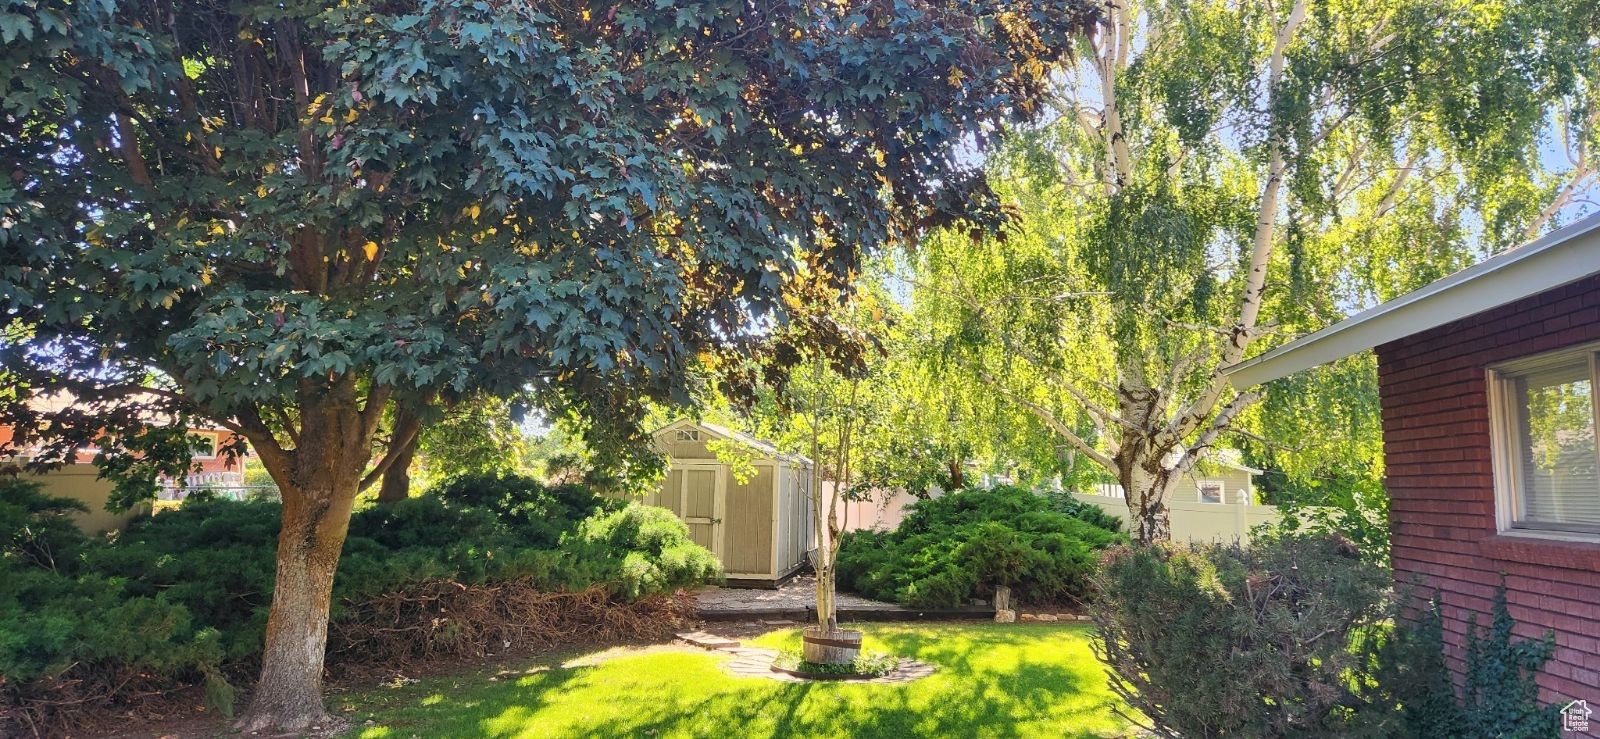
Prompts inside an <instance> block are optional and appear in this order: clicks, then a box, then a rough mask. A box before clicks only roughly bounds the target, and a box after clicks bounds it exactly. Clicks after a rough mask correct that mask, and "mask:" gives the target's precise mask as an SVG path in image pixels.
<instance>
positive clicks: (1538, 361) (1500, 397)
mask: <svg viewBox="0 0 1600 739" xmlns="http://www.w3.org/2000/svg"><path fill="white" fill-rule="evenodd" d="M1579 357H1584V358H1586V359H1587V360H1588V362H1589V413H1590V414H1591V416H1593V418H1594V424H1595V430H1596V432H1597V434H1600V342H1595V343H1589V344H1579V345H1576V346H1570V347H1566V348H1564V349H1557V350H1555V351H1551V352H1545V353H1542V354H1535V355H1533V356H1529V357H1520V358H1518V359H1513V360H1510V361H1506V362H1500V363H1497V364H1494V365H1491V366H1490V367H1489V368H1488V378H1487V379H1488V382H1487V389H1488V401H1489V456H1490V459H1491V460H1492V462H1493V467H1494V517H1495V529H1496V530H1497V531H1498V532H1499V533H1502V534H1518V535H1524V536H1537V537H1545V538H1557V539H1577V540H1583V541H1600V527H1587V526H1582V525H1577V524H1573V525H1560V524H1548V523H1546V524H1539V523H1534V524H1529V523H1527V522H1524V521H1522V520H1521V519H1522V516H1523V509H1524V499H1523V495H1522V480H1523V477H1524V476H1523V474H1522V447H1521V443H1520V440H1519V439H1518V432H1517V418H1518V416H1520V415H1521V409H1520V408H1517V407H1515V402H1516V401H1515V398H1516V396H1515V394H1514V393H1512V392H1511V383H1513V382H1515V380H1516V376H1517V375H1520V374H1524V373H1527V372H1531V371H1535V370H1538V369H1540V368H1543V367H1550V366H1555V365H1560V364H1566V363H1568V362H1571V361H1572V360H1573V359H1576V358H1579ZM1597 441H1600V440H1597ZM1595 446H1596V457H1597V458H1596V464H1597V465H1600V443H1597V444H1596V445H1595Z"/></svg>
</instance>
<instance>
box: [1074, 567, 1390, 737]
mask: <svg viewBox="0 0 1600 739" xmlns="http://www.w3.org/2000/svg"><path fill="white" fill-rule="evenodd" d="M1389 578H1390V576H1389V573H1388V572H1387V571H1386V570H1384V569H1383V568H1380V567H1377V566H1375V565H1372V564H1370V563H1366V562H1362V561H1361V560H1359V559H1358V558H1356V557H1355V556H1354V554H1353V553H1352V552H1350V551H1348V549H1347V548H1345V547H1343V546H1342V545H1341V544H1339V543H1338V542H1335V541H1334V540H1331V539H1326V538H1318V537H1299V538H1293V537H1288V538H1283V539H1278V540H1275V541H1272V542H1269V543H1263V544H1260V545H1258V546H1254V547H1251V548H1249V549H1245V548H1241V547H1238V546H1229V545H1220V544H1195V545H1164V546H1156V547H1135V548H1122V549H1117V550H1114V551H1113V552H1112V554H1111V555H1109V556H1108V557H1107V558H1106V560H1105V562H1104V565H1103V568H1102V571H1101V573H1100V576H1099V578H1098V579H1097V586H1096V593H1095V598H1094V599H1093V601H1092V602H1091V613H1092V614H1093V616H1094V619H1095V623H1096V624H1097V625H1098V627H1099V639H1098V641H1097V643H1096V648H1097V650H1098V653H1099V656H1100V657H1101V659H1102V660H1104V661H1105V663H1106V665H1107V667H1108V669H1109V670H1110V671H1111V673H1112V675H1113V680H1112V686H1111V687H1112V690H1113V691H1114V692H1116V693H1117V694H1118V695H1120V696H1122V697H1123V698H1124V699H1125V700H1127V701H1128V704H1129V705H1130V706H1132V707H1133V708H1135V709H1137V710H1138V711H1139V712H1140V713H1142V714H1144V716H1145V717H1146V718H1147V719H1148V720H1149V722H1150V726H1151V728H1153V729H1155V730H1156V731H1158V732H1159V733H1161V734H1162V735H1164V736H1225V735H1226V736H1232V735H1238V736H1314V735H1334V736H1349V735H1384V733H1383V732H1384V731H1386V730H1388V731H1392V727H1393V726H1394V725H1395V723H1396V719H1395V716H1394V712H1393V710H1392V708H1391V707H1390V706H1389V705H1388V704H1384V703H1382V702H1381V701H1378V702H1374V698H1375V697H1376V693H1375V691H1374V688H1373V686H1374V684H1375V673H1376V672H1377V671H1378V662H1377V660H1376V654H1377V651H1378V650H1379V648H1380V646H1381V645H1382V643H1383V642H1382V635H1383V626H1384V624H1385V623H1386V620H1387V619H1388V617H1389V615H1390V613H1391V611H1390V608H1389V604H1390V600H1389V584H1390V579H1389ZM1370 706H1376V710H1361V709H1364V708H1367V707H1370ZM1386 727H1387V728H1386Z"/></svg>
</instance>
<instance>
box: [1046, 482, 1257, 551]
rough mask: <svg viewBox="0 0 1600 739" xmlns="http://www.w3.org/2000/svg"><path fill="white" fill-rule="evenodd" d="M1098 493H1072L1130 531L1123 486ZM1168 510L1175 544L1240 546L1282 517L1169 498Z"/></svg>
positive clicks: (1252, 509)
mask: <svg viewBox="0 0 1600 739" xmlns="http://www.w3.org/2000/svg"><path fill="white" fill-rule="evenodd" d="M1108 488H1109V490H1108ZM1095 492H1096V493H1102V494H1097V495H1088V494H1084V493H1073V494H1072V497H1074V498H1077V499H1078V500H1080V501H1083V502H1085V503H1092V504H1094V505H1097V506H1099V507H1100V509H1101V510H1104V511H1105V512H1106V513H1110V514H1112V515H1114V516H1116V517H1118V518H1120V519H1122V521H1123V524H1124V526H1123V530H1127V526H1126V524H1127V521H1128V501H1127V500H1126V499H1125V498H1124V497H1123V492H1122V488H1121V486H1118V485H1100V486H1098V487H1097V489H1095ZM1104 493H1109V494H1104ZM1167 509H1168V510H1169V511H1170V515H1171V521H1172V538H1173V540H1175V541H1222V542H1231V541H1234V540H1236V539H1237V540H1238V541H1239V542H1240V543H1243V544H1248V543H1250V529H1252V528H1255V527H1256V526H1259V525H1261V524H1264V523H1277V521H1278V519H1279V518H1281V517H1282V516H1281V514H1279V512H1278V508H1277V506H1270V505H1249V504H1248V503H1241V502H1239V501H1238V500H1235V501H1234V502H1231V503H1197V502H1194V501H1188V500H1171V499H1170V498H1169V499H1168V500H1167Z"/></svg>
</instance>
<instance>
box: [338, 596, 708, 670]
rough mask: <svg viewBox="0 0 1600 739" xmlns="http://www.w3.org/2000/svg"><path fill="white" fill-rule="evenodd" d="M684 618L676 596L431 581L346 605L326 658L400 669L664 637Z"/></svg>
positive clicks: (682, 602) (683, 602)
mask: <svg viewBox="0 0 1600 739" xmlns="http://www.w3.org/2000/svg"><path fill="white" fill-rule="evenodd" d="M690 612H691V606H690V604H689V603H688V602H687V599H686V598H683V597H679V596H675V595H657V596H652V597H649V598H645V599H643V600H640V601H638V602H635V603H619V602H616V601H614V600H612V599H611V597H610V595H609V594H608V592H607V590H606V588H604V587H602V586H598V585H597V586H594V587H591V588H589V589H587V590H582V591H578V592H575V593H551V592H546V591H541V590H539V589H538V588H537V587H536V586H535V585H534V584H533V582H532V581H530V580H527V579H519V580H510V581H507V582H497V583H488V584H483V585H463V584H461V583H457V582H451V581H434V582H427V583H422V584H419V585H417V586H415V587H411V588H407V589H405V590H402V591H399V592H395V593H390V594H387V595H382V596H379V597H376V598H371V599H368V600H366V601H364V602H362V603H359V604H354V605H351V606H348V607H347V608H346V609H345V611H344V612H343V613H342V614H341V615H340V617H339V619H338V620H336V621H334V622H333V623H332V624H330V625H329V631H328V658H329V661H330V662H337V663H358V664H359V665H360V666H361V667H380V666H381V667H400V666H404V665H408V664H413V663H416V662H419V661H421V662H426V661H431V660H437V659H460V658H468V657H485V656H489V655H494V654H505V653H507V652H516V651H523V650H527V649H532V648H538V647H544V646H549V645H552V644H557V643H561V644H592V643H597V642H611V641H622V640H627V639H639V638H646V637H665V636H667V635H669V634H671V633H672V632H673V631H675V630H677V629H678V627H679V626H681V625H682V624H683V623H685V622H686V621H687V620H688V617H689V614H690Z"/></svg>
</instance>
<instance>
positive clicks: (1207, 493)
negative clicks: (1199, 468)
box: [1198, 480, 1222, 503]
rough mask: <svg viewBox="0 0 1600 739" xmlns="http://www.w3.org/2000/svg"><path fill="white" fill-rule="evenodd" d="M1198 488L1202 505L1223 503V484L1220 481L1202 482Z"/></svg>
mask: <svg viewBox="0 0 1600 739" xmlns="http://www.w3.org/2000/svg"><path fill="white" fill-rule="evenodd" d="M1198 487H1199V488H1200V502H1201V503H1221V502H1222V483H1221V482H1220V481H1218V480H1201V481H1200V483H1199V484H1198Z"/></svg>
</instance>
